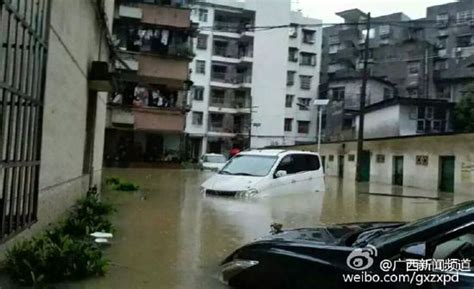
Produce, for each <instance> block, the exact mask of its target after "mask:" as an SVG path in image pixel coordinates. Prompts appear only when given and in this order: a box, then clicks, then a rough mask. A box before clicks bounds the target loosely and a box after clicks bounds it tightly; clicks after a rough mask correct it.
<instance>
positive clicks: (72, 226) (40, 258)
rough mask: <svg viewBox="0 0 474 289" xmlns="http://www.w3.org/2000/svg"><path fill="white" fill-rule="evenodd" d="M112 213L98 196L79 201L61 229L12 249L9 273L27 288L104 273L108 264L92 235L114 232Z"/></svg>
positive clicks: (110, 207)
mask: <svg viewBox="0 0 474 289" xmlns="http://www.w3.org/2000/svg"><path fill="white" fill-rule="evenodd" d="M113 211H114V209H113V207H112V206H110V205H108V204H104V203H102V202H100V201H99V199H98V198H97V196H96V195H92V194H91V195H88V196H87V197H85V198H83V199H81V200H79V201H78V202H77V203H76V205H75V206H74V207H73V209H72V210H71V212H70V214H69V215H68V217H67V218H66V219H65V220H64V221H63V222H60V223H59V225H58V226H56V227H54V228H53V229H51V230H47V231H46V232H44V233H43V234H41V235H39V236H38V237H34V238H31V239H26V240H23V241H20V242H18V243H16V244H15V245H14V246H13V247H12V248H11V249H9V250H8V251H7V259H6V263H5V270H6V272H7V273H8V274H9V275H10V277H11V278H12V279H13V280H16V281H18V282H19V283H21V284H24V285H37V284H41V283H43V282H57V281H63V280H71V279H80V278H84V277H88V276H95V275H103V274H105V272H106V271H107V266H108V261H107V260H106V259H105V258H104V256H103V253H102V251H101V250H100V248H99V247H98V245H97V244H95V242H94V241H93V239H92V238H91V237H90V236H89V234H90V233H92V232H95V231H107V232H111V231H113V226H112V224H111V223H110V221H109V220H108V218H107V216H108V215H110V214H111V213H112V212H113Z"/></svg>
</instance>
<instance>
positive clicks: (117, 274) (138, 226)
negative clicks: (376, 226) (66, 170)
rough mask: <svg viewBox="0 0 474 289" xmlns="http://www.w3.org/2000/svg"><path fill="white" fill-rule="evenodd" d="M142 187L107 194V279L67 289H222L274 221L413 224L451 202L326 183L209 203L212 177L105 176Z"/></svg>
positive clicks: (144, 172)
mask: <svg viewBox="0 0 474 289" xmlns="http://www.w3.org/2000/svg"><path fill="white" fill-rule="evenodd" d="M107 176H118V177H121V178H124V179H128V180H131V181H133V182H136V183H137V184H139V185H140V187H141V188H140V191H139V192H135V193H127V192H111V191H106V192H104V197H105V198H106V199H108V200H110V201H111V202H113V203H115V204H116V205H117V208H118V213H117V214H116V215H115V216H114V221H115V224H116V226H117V232H116V236H115V238H114V241H113V242H114V243H113V246H111V247H110V248H109V249H108V250H107V255H108V256H109V258H110V259H111V260H112V266H111V268H110V272H109V273H108V274H107V275H106V276H105V277H102V278H94V279H89V280H86V281H83V282H79V283H74V284H67V285H64V286H66V287H65V288H73V289H79V288H81V289H82V288H88V289H89V288H90V289H96V288H114V289H132V288H140V289H142V288H143V289H146V288H153V289H155V288H169V289H182V288H183V289H184V288H186V289H188V288H189V289H191V288H192V289H194V288H203V289H213V288H226V287H225V286H224V285H222V284H221V283H220V282H219V281H218V280H217V278H216V269H217V266H218V264H219V262H220V261H221V260H222V259H223V258H225V257H226V256H227V255H228V254H230V253H231V252H232V251H233V250H234V249H236V248H237V247H239V246H240V245H242V244H244V243H246V242H249V241H251V240H253V239H255V238H257V237H260V236H262V235H266V234H268V232H269V230H270V227H269V225H270V224H271V223H272V222H278V223H282V224H284V227H308V226H315V225H318V224H322V223H337V222H356V221H370V220H382V221H384V220H385V221H391V220H397V221H398V220H412V219H415V218H419V217H424V216H427V215H431V214H434V213H435V212H437V211H439V210H441V209H444V208H445V207H448V206H450V205H451V204H452V201H451V200H450V198H449V196H447V197H446V196H441V197H442V199H441V201H437V200H434V199H415V198H402V197H387V196H380V195H371V194H370V193H373V192H375V193H384V194H407V195H413V194H416V195H423V194H425V195H426V196H429V197H439V196H438V194H437V193H430V192H417V191H413V190H411V191H410V190H409V189H400V188H392V187H390V186H383V185H370V186H369V185H362V186H358V187H356V186H355V185H354V183H353V182H352V181H344V182H343V181H340V180H338V179H331V178H328V179H327V187H328V189H327V191H326V192H325V193H316V194H310V195H308V194H297V193H295V194H293V195H286V196H280V197H275V198H267V199H262V200H258V199H257V200H242V199H232V198H218V197H206V196H203V195H201V194H200V193H199V186H200V184H201V183H202V182H203V181H204V180H205V179H206V178H208V177H209V176H210V173H202V172H200V171H197V170H157V169H110V170H107V171H105V177H107Z"/></svg>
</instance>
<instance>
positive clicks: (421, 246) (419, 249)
mask: <svg viewBox="0 0 474 289" xmlns="http://www.w3.org/2000/svg"><path fill="white" fill-rule="evenodd" d="M400 256H401V257H403V258H405V259H407V258H408V259H420V258H425V257H426V242H419V243H413V244H410V245H407V246H405V247H403V248H402V249H401V250H400Z"/></svg>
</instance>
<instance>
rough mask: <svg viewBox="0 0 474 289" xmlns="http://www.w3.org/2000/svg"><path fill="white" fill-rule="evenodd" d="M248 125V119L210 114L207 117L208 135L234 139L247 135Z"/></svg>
mask: <svg viewBox="0 0 474 289" xmlns="http://www.w3.org/2000/svg"><path fill="white" fill-rule="evenodd" d="M248 124H249V118H248V117H242V116H234V115H229V114H219V113H211V114H210V115H209V123H208V135H209V136H220V137H235V136H237V135H239V134H248V128H249V125H248Z"/></svg>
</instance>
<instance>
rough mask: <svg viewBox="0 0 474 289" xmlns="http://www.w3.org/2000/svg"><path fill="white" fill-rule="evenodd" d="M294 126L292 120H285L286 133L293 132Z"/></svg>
mask: <svg viewBox="0 0 474 289" xmlns="http://www.w3.org/2000/svg"><path fill="white" fill-rule="evenodd" d="M292 126H293V119H292V118H285V131H291V130H292Z"/></svg>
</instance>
